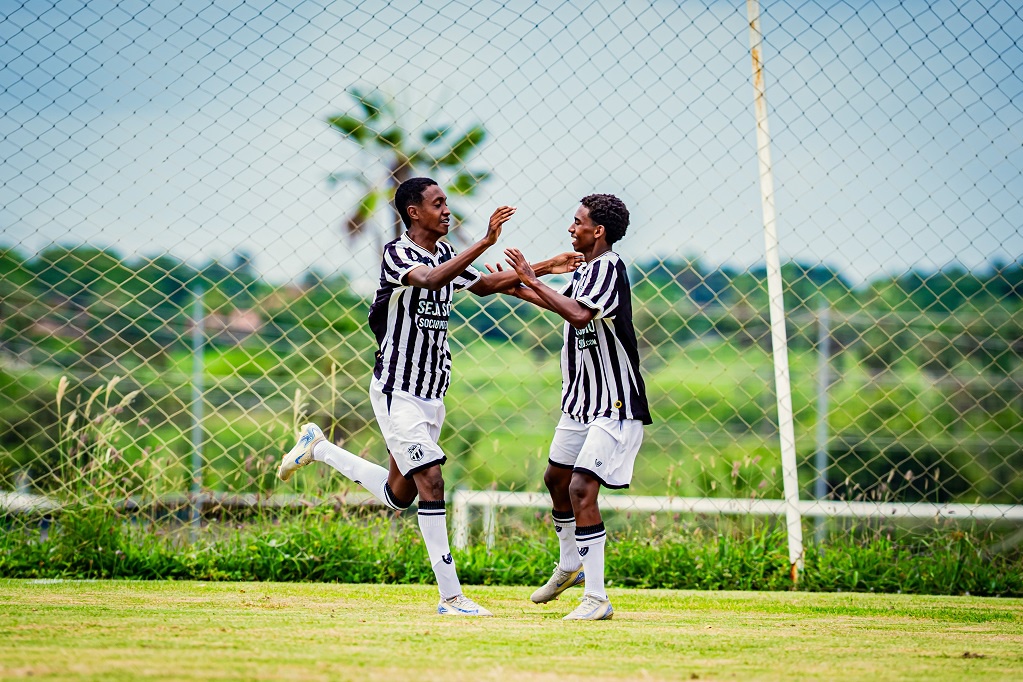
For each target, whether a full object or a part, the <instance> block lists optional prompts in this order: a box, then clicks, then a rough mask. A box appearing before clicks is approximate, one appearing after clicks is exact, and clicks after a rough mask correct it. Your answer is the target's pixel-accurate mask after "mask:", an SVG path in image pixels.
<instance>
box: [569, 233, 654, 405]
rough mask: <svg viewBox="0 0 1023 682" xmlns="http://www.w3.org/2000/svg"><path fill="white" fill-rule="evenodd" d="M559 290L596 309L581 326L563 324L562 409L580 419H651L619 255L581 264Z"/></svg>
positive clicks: (626, 278) (609, 254)
mask: <svg viewBox="0 0 1023 682" xmlns="http://www.w3.org/2000/svg"><path fill="white" fill-rule="evenodd" d="M561 293H563V294H564V295H566V296H570V297H571V298H574V299H575V300H576V301H578V302H579V303H581V304H582V305H584V306H586V307H587V308H589V309H590V310H593V311H594V313H595V314H594V316H593V319H592V320H590V323H589V324H588V325H586V327H584V328H583V329H576V328H575V327H573V326H572V325H570V324H568V323H567V322H566V323H565V345H564V347H563V348H562V349H561V411H562V412H564V413H565V414H567V415H568V416H570V417H572V418H573V419H575V420H576V421H581V422H589V421H591V420H593V419H594V418H596V417H609V418H611V419H616V420H620V419H638V420H640V421H641V422H643V423H644V424H650V423H651V420H650V408H649V406H648V404H647V399H646V386H645V385H644V384H643V377H642V375H641V374H640V371H639V350H638V348H637V345H636V330H635V328H634V327H633V325H632V290H631V287H630V286H629V275H628V273H627V272H626V269H625V263H624V262H623V261H622V258H621V256H619V255H618V254H617V253H615V252H614V251H608V252H606V253H603V254H601V255H600V256H598V257H596V258H594V259H593V260H592V261H590V262H589V263H586V264H584V265H583V266H582V267H580V268H579V269H578V270H576V271H575V274H574V276H573V278H572V281H571V282H570V283H569V284H568V286H566V287H565V288H564V289H563V290H562V292H561Z"/></svg>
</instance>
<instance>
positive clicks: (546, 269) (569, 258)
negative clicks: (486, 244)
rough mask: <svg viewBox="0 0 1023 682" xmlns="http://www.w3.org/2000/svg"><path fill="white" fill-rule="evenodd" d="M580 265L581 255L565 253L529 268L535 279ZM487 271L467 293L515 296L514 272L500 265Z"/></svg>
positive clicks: (571, 252)
mask: <svg viewBox="0 0 1023 682" xmlns="http://www.w3.org/2000/svg"><path fill="white" fill-rule="evenodd" d="M582 263H583V255H582V254H581V253H576V252H575V251H566V252H565V253H560V254H558V255H557V256H554V257H553V258H548V259H547V260H543V261H540V262H539V263H536V264H535V265H531V266H530V267H531V268H533V272H534V273H535V274H536V276H537V277H543V276H544V275H560V274H563V273H566V272H572V271H574V270H575V269H576V268H578V267H579V266H580V265H582ZM487 270H489V271H490V274H488V275H483V277H481V278H480V280H479V281H478V282H476V283H475V284H473V285H472V286H471V287H469V291H471V292H472V293H474V294H476V295H477V296H489V295H490V294H495V293H503V294H510V295H513V296H515V295H517V294H516V293H515V292H514V291H511V289H512V288H513V287H516V285H518V283H519V276H518V274H517V273H516V272H515V271H514V270H504V269H503V268H502V267H501V264H500V263H498V264H497V268H496V269H495V268H491V267H490V265H487Z"/></svg>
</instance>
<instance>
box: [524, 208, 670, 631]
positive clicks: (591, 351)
mask: <svg viewBox="0 0 1023 682" xmlns="http://www.w3.org/2000/svg"><path fill="white" fill-rule="evenodd" d="M628 226H629V211H628V209H627V208H626V207H625V204H624V203H623V202H622V201H621V199H619V198H618V197H615V196H613V195H610V194H591V195H589V196H587V197H584V198H583V199H582V202H581V205H580V206H579V209H578V210H577V211H576V212H575V218H574V219H573V221H572V224H571V225H569V227H568V233H569V234H570V235H571V237H572V248H574V249H575V250H576V251H578V252H580V253H581V254H582V255H583V257H584V259H585V261H586V262H585V264H584V265H582V266H580V267H579V268H578V269H577V270H575V273H574V275H573V279H572V281H571V283H570V284H569V285H568V286H567V287H565V288H564V289H563V290H562V291H561V292H558V291H555V290H554V289H551V288H550V287H548V286H546V285H544V284H543V283H542V282H540V280H539V279H538V278H537V276H536V271H535V269H534V268H532V267H530V265H529V263H527V262H526V260H525V258H523V256H522V253H521V252H520V251H519V250H518V249H507V250H506V251H505V254H506V255H507V261H508V264H509V265H510V266H511V267H512V268H513V269H514V270H515V272H516V274H518V276H519V280H520V281H521V283H522V285H523V286H522V287H520V288H518V289H516V290H515V295H517V296H519V297H520V298H523V299H525V300H527V301H531V302H533V303H535V304H536V305H539V306H541V307H544V308H547V309H548V310H553V311H554V312H556V313H558V314H559V315H561V317H563V318H565V345H564V348H563V349H562V351H561V381H562V395H561V411H562V413H563V414H562V415H561V421H560V422H559V423H558V426H557V429H556V430H555V432H554V439H553V442H552V443H551V450H550V459H549V460H548V465H547V471H546V473H544V483H546V484H547V489H548V490H549V491H550V493H551V501H552V502H553V510H552V512H551V516H552V518H553V520H554V529H555V532H556V533H557V535H558V542H559V544H560V549H561V551H560V558H559V560H558V565H557V567H556V568H555V569H554V575H553V576H551V578H550V580H548V581H547V583H546V584H545V585H544V586H543V587H541V588H540V589H538V590H536V592H534V593H533V595H532V597H530V598H531V599H532V600H533V601H534V602H536V603H538V604H539V603H544V602H548V601H550V600H552V599H556V598H557V597H558V595H560V594H561V593H562V592H564V591H565V590H566V589H568V588H569V587H571V586H573V585H577V584H579V583H580V582H584V583H585V590H584V593H583V598H582V601H581V603H580V604H579V606H578V607H576V608H575V610H573V611H572V612H571V613H570V614H568V615H567V616H565V620H605V619H609V618H611V617H612V615H613V614H614V609H613V608H611V602H610V600H609V599H608V597H607V593H606V592H605V591H604V544H605V540H606V535H605V532H604V523H603V520H602V519H601V516H600V509H599V508H598V506H597V493H598V492H600V486H601V485H604V486H606V487H608V488H627V487H629V483H630V482H631V481H632V469H633V465H634V464H635V461H636V453H637V452H638V451H639V446H640V444H641V443H642V441H643V425H644V424H649V423H651V422H650V409H649V407H648V405H647V399H646V388H645V387H644V384H643V377H642V376H641V375H640V370H639V353H638V350H637V347H636V331H635V329H634V327H633V324H632V291H631V288H630V286H629V276H628V273H627V272H626V269H625V263H624V262H623V261H622V259H621V257H620V256H619V255H618V254H617V253H615V252H614V251H612V250H611V247H612V246H613V245H614V243H615V242H617V241H618V240H619V239H621V238H622V237H623V236H624V235H625V230H626V229H627V228H628Z"/></svg>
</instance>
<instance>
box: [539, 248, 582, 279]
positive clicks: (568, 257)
mask: <svg viewBox="0 0 1023 682" xmlns="http://www.w3.org/2000/svg"><path fill="white" fill-rule="evenodd" d="M584 260H585V259H584V256H583V255H582V254H581V253H578V252H576V251H566V252H565V253H559V254H558V255H557V256H554V258H551V259H550V260H549V261H547V263H548V272H549V273H550V274H552V275H561V274H564V273H566V272H574V271H575V270H576V269H577V268H578V267H579V266H580V265H582V264H583V262H584Z"/></svg>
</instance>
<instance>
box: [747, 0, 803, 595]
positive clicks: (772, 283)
mask: <svg viewBox="0 0 1023 682" xmlns="http://www.w3.org/2000/svg"><path fill="white" fill-rule="evenodd" d="M746 11H747V14H748V16H749V36H750V54H751V55H752V57H753V90H754V110H755V113H756V117H757V159H758V161H759V166H760V205H761V209H762V211H763V215H764V243H765V247H766V251H765V256H766V261H767V294H768V298H769V299H770V310H771V347H772V348H773V350H774V385H775V392H776V393H777V396H778V437H779V440H780V441H781V473H782V481H783V485H784V491H785V521H786V526H787V528H788V536H789V564H790V566H791V570H792V580H793V582H795V581H796V580H797V579H798V576H799V570H801V569H802V568H803V525H802V519H801V518H800V516H799V478H798V475H797V471H796V437H795V429H794V427H793V422H792V385H791V382H790V380H789V354H788V336H787V334H786V333H785V300H784V298H783V293H782V281H781V260H780V258H779V256H778V226H777V222H776V220H775V213H774V177H773V176H772V174H771V134H770V132H769V131H768V128H767V92H766V89H765V87H764V59H763V42H762V34H761V32H760V3H759V1H758V0H746Z"/></svg>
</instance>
